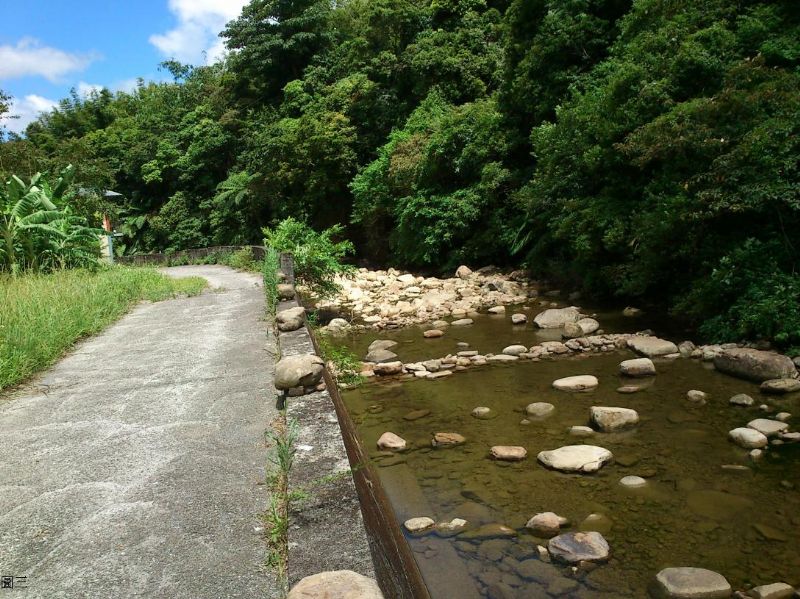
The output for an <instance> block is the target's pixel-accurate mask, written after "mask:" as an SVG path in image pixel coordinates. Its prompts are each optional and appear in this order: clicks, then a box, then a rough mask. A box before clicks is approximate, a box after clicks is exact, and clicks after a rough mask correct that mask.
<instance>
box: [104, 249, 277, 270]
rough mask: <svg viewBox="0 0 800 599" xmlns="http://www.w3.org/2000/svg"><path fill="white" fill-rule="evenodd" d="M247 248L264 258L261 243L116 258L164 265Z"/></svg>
mask: <svg viewBox="0 0 800 599" xmlns="http://www.w3.org/2000/svg"><path fill="white" fill-rule="evenodd" d="M246 248H250V250H251V251H252V252H253V258H254V259H255V260H263V259H264V252H265V251H266V248H264V246H261V245H217V246H214V247H208V248H196V249H193V250H181V251H179V252H173V253H171V254H135V255H133V256H119V257H116V258H114V260H115V261H116V262H117V263H118V264H128V265H131V266H151V265H155V266H164V265H165V264H168V263H169V261H170V260H183V259H186V260H188V261H189V262H193V261H195V260H200V259H202V258H207V257H208V256H210V255H212V254H232V253H233V252H238V251H239V250H243V249H246Z"/></svg>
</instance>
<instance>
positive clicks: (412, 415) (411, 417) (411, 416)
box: [403, 409, 431, 422]
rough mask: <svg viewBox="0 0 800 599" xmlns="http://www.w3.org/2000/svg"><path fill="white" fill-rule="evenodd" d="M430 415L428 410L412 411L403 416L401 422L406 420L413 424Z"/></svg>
mask: <svg viewBox="0 0 800 599" xmlns="http://www.w3.org/2000/svg"><path fill="white" fill-rule="evenodd" d="M430 413H431V411H430V410H425V409H422V410H412V411H411V412H409V413H408V414H406V415H405V416H403V420H408V421H409V422H414V421H415V420H419V419H420V418H425V416H428V415H429V414H430Z"/></svg>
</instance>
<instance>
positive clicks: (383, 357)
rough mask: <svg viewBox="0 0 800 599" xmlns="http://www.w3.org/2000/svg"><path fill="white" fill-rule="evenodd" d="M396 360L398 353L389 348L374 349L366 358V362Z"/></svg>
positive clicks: (377, 362)
mask: <svg viewBox="0 0 800 599" xmlns="http://www.w3.org/2000/svg"><path fill="white" fill-rule="evenodd" d="M395 360H397V354H396V353H394V352H391V351H389V350H388V349H373V350H372V351H370V352H369V353H368V354H367V355H366V357H365V358H364V361H365V362H373V363H375V364H381V363H384V362H394V361H395Z"/></svg>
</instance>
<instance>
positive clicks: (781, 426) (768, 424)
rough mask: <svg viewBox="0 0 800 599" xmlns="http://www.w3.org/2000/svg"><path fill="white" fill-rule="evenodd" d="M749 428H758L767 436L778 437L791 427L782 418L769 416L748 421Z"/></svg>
mask: <svg viewBox="0 0 800 599" xmlns="http://www.w3.org/2000/svg"><path fill="white" fill-rule="evenodd" d="M747 426H748V428H752V429H755V430H757V431H758V432H760V433H762V434H764V435H766V436H767V437H776V436H778V435H779V434H781V433H782V432H784V431H785V430H787V429H788V428H789V425H788V424H786V423H785V422H781V421H780V420H770V419H769V418H756V419H755V420H751V421H750V422H748V423H747Z"/></svg>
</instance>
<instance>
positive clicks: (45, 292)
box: [0, 266, 206, 390]
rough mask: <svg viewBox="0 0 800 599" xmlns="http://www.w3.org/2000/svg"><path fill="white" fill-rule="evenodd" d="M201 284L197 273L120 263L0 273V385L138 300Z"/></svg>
mask: <svg viewBox="0 0 800 599" xmlns="http://www.w3.org/2000/svg"><path fill="white" fill-rule="evenodd" d="M205 286H206V281H205V279H201V278H198V277H191V278H186V279H170V278H168V277H166V276H164V275H162V274H160V273H159V272H158V271H156V270H155V269H152V268H130V267H122V266H117V267H111V268H104V269H101V270H97V271H88V270H64V271H57V272H54V273H51V274H25V275H21V276H17V277H11V276H0V390H1V389H3V388H5V387H9V386H11V385H14V384H16V383H19V382H21V381H23V380H25V379H27V378H29V377H30V376H32V375H33V374H35V373H37V372H39V371H40V370H43V369H45V368H47V367H48V366H50V365H51V364H52V363H53V362H55V361H56V360H57V359H58V358H59V357H60V356H61V355H62V354H63V353H64V352H65V351H66V350H67V349H68V348H69V347H70V346H71V345H72V344H73V343H74V342H75V341H77V340H78V339H80V338H82V337H86V336H88V335H92V334H94V333H97V332H99V331H101V330H103V329H104V328H105V327H107V326H108V325H109V324H111V323H112V322H114V321H116V320H117V319H119V318H120V317H121V316H122V315H123V314H125V313H126V312H127V311H128V310H129V309H130V308H131V307H132V306H133V305H134V304H136V303H137V302H138V301H140V300H143V299H146V300H150V301H158V300H162V299H167V298H171V297H174V296H176V295H178V294H186V295H196V294H197V293H199V292H200V291H201V290H202V289H203V288H204V287H205Z"/></svg>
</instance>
